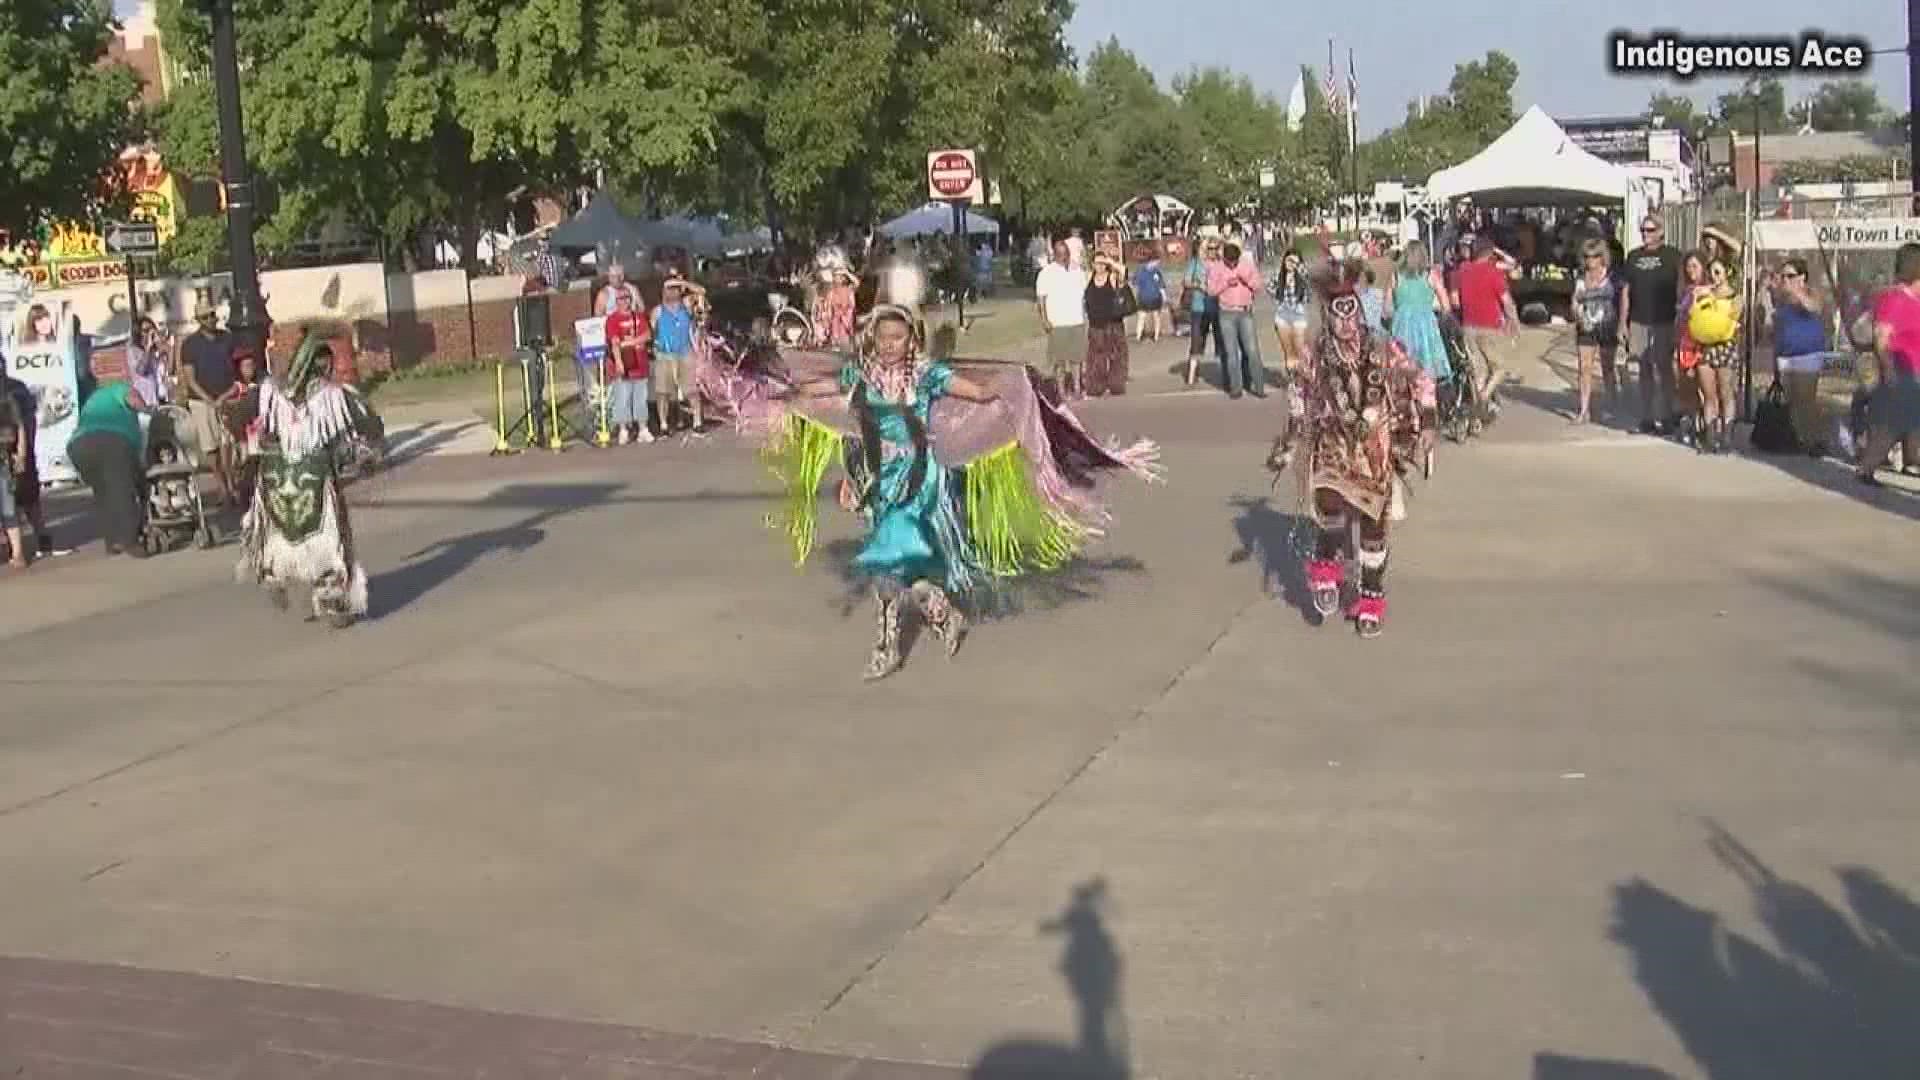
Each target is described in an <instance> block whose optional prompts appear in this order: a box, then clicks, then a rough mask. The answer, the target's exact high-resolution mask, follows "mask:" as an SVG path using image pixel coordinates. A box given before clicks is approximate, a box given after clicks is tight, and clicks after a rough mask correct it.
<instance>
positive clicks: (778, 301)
mask: <svg viewBox="0 0 1920 1080" xmlns="http://www.w3.org/2000/svg"><path fill="white" fill-rule="evenodd" d="M767 306H768V307H769V308H772V309H773V324H772V326H773V340H774V343H775V344H777V345H780V346H782V347H784V348H788V349H803V348H806V347H807V346H808V345H810V344H812V343H813V320H811V319H809V318H807V316H806V313H805V312H803V311H801V310H800V309H799V308H797V307H794V306H793V305H792V303H791V302H790V301H789V298H788V296H787V294H786V293H783V292H770V293H768V294H767Z"/></svg>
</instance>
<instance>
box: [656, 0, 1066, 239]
mask: <svg viewBox="0 0 1920 1080" xmlns="http://www.w3.org/2000/svg"><path fill="white" fill-rule="evenodd" d="M674 10H675V11H676V12H678V13H679V14H678V16H677V17H678V19H679V20H680V21H679V27H680V32H681V33H682V34H684V35H687V36H690V37H696V38H698V39H699V40H701V41H703V42H704V43H706V45H707V46H708V47H709V48H712V49H713V50H714V51H715V52H716V53H717V54H718V55H719V56H721V57H722V58H723V59H724V61H725V62H726V64H727V66H728V67H729V68H730V69H731V70H732V71H733V72H734V73H735V74H736V76H737V82H736V83H735V85H734V86H733V87H732V88H731V92H730V93H729V94H727V95H726V96H725V97H724V98H722V99H720V100H719V112H720V121H721V126H722V139H723V144H725V145H723V148H722V149H721V151H720V153H721V154H722V155H723V156H725V155H727V154H733V155H736V156H737V157H738V158H739V159H741V160H743V161H745V162H747V163H749V171H750V172H751V173H752V174H753V176H754V179H755V182H756V183H757V185H758V187H759V188H760V196H761V199H760V201H761V203H762V205H763V208H764V211H765V213H766V214H767V215H768V216H769V217H770V218H772V217H782V218H784V217H786V216H787V215H792V216H793V217H795V218H796V219H797V220H798V223H800V224H803V225H806V224H812V225H817V226H831V225H839V224H844V223H846V222H849V221H854V220H860V219H870V218H872V217H874V216H876V215H877V214H878V213H880V212H881V211H883V210H893V209H898V208H899V207H900V206H901V205H904V204H910V203H913V202H918V201H921V200H923V199H924V198H925V195H924V192H925V186H924V185H925V180H924V171H925V167H926V153H927V151H929V150H931V149H936V148H938V147H940V146H961V147H971V148H980V149H985V150H986V151H987V152H988V160H989V162H994V161H999V162H1002V163H1006V162H1010V161H1013V160H1016V159H1018V158H1020V157H1021V156H1022V155H1023V154H1025V155H1031V154H1033V153H1035V152H1036V151H1035V150H1034V148H1033V146H1032V145H1031V139H1030V138H1029V137H1028V134H1027V129H1028V128H1030V126H1031V125H1033V124H1034V123H1036V122H1037V120H1038V118H1039V117H1040V116H1042V115H1043V114H1045V113H1046V112H1047V111H1048V110H1049V109H1050V108H1051V107H1052V105H1053V102H1054V98H1055V96H1056V95H1057V94H1058V93H1060V92H1061V90H1062V85H1061V84H1060V83H1059V82H1058V81H1057V79H1056V78H1055V75H1056V74H1057V73H1058V72H1059V71H1060V70H1061V69H1062V68H1063V67H1064V66H1065V65H1066V63H1067V61H1068V59H1069V54H1068V52H1067V49H1066V45H1065V27H1066V23H1067V20H1068V18H1069V17H1070V16H1071V14H1072V6H1071V4H1070V3H1068V2H1067V0H974V2H970V3H967V4H953V3H950V2H943V0H820V2H815V3H807V4H763V3H760V2H759V0H716V3H710V4H706V5H700V6H698V7H687V6H683V7H679V8H676V9H674Z"/></svg>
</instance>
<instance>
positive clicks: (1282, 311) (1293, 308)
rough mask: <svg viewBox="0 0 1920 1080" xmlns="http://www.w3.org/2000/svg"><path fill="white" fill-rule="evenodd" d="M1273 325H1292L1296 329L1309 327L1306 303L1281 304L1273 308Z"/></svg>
mask: <svg viewBox="0 0 1920 1080" xmlns="http://www.w3.org/2000/svg"><path fill="white" fill-rule="evenodd" d="M1273 325H1275V326H1291V327H1294V328H1295V329H1299V330H1305V329H1306V328H1307V308H1306V305H1304V304H1281V305H1280V306H1278V307H1276V308H1274V309H1273Z"/></svg>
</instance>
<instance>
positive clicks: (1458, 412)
mask: <svg viewBox="0 0 1920 1080" xmlns="http://www.w3.org/2000/svg"><path fill="white" fill-rule="evenodd" d="M1440 337H1441V339H1442V340H1443V341H1445V342H1446V343H1447V365H1448V366H1449V367H1451V368H1452V369H1453V375H1452V376H1451V377H1449V378H1446V379H1443V380H1441V381H1440V385H1439V386H1438V388H1437V389H1438V395H1437V396H1438V398H1439V406H1440V408H1439V421H1440V431H1441V433H1442V434H1444V435H1446V437H1447V438H1448V439H1450V440H1452V441H1453V442H1456V443H1463V442H1466V441H1467V439H1468V438H1470V437H1472V436H1474V435H1477V434H1479V430H1478V427H1479V425H1477V424H1475V423H1474V421H1475V419H1476V418H1477V414H1478V411H1479V404H1480V402H1479V395H1478V394H1477V393H1476V392H1475V390H1474V386H1473V366H1472V361H1471V360H1469V359H1468V357H1467V338H1466V335H1465V334H1463V333H1461V331H1460V324H1459V323H1458V322H1456V321H1455V320H1453V319H1449V318H1444V317H1443V318H1442V319H1441V320H1440ZM1428 472H1429V475H1431V468H1429V470H1428Z"/></svg>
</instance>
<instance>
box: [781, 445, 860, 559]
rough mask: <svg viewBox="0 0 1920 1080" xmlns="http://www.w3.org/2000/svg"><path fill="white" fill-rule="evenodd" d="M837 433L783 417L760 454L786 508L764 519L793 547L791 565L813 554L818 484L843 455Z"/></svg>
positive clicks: (817, 514)
mask: <svg viewBox="0 0 1920 1080" xmlns="http://www.w3.org/2000/svg"><path fill="white" fill-rule="evenodd" d="M844 452H845V451H844V449H843V443H842V440H841V436H840V433H839V432H837V431H835V430H833V429H832V428H830V427H828V426H826V425H825V424H822V423H820V422H819V421H818V420H812V419H809V418H807V417H805V416H801V415H799V414H794V415H792V416H789V417H788V418H787V426H786V430H784V431H782V432H781V433H780V437H779V439H778V440H776V441H775V442H774V443H773V444H772V445H771V446H768V447H767V448H766V449H765V450H764V451H762V452H761V458H762V460H764V461H765V462H766V463H767V467H768V468H769V469H771V470H772V471H773V475H774V476H776V477H778V478H779V480H780V485H781V487H782V488H784V489H785V490H786V508H785V509H784V510H782V511H781V512H780V513H778V514H769V515H768V516H767V524H768V526H770V527H772V528H775V529H779V530H780V531H782V532H784V533H786V534H787V539H788V540H789V541H791V542H792V544H793V565H795V566H803V565H805V564H806V561H807V556H808V554H810V553H811V552H812V551H813V541H814V535H815V532H816V529H817V527H818V524H819V512H818V511H819V508H818V506H817V505H816V503H817V501H818V499H819V495H820V481H821V480H822V479H824V478H825V477H826V475H827V470H828V469H829V468H831V467H832V466H833V465H834V464H835V463H837V462H839V461H840V460H841V458H842V455H843V454H844Z"/></svg>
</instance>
